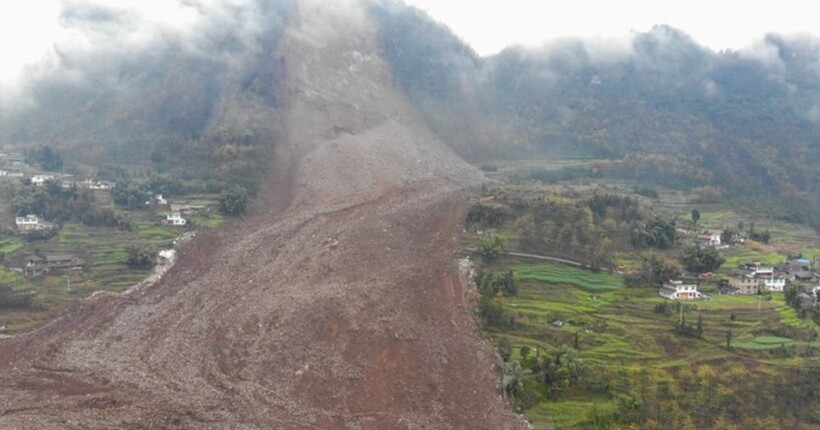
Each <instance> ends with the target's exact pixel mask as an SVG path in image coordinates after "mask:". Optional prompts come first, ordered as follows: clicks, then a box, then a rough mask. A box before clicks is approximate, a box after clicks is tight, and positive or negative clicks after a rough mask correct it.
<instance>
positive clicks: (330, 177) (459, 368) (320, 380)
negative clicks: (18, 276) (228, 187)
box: [0, 0, 521, 429]
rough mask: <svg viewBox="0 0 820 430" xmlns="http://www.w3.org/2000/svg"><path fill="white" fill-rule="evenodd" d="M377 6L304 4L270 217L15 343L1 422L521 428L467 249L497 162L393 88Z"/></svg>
mask: <svg viewBox="0 0 820 430" xmlns="http://www.w3.org/2000/svg"><path fill="white" fill-rule="evenodd" d="M363 10H364V9H363V8H355V7H344V6H335V7H331V6H329V5H327V4H325V3H322V2H319V1H317V0H303V1H300V2H298V4H297V10H296V12H295V16H294V18H293V19H294V21H293V23H292V24H291V25H290V26H289V27H288V29H287V30H286V31H285V34H284V35H283V36H282V41H281V42H280V44H279V47H278V51H277V55H278V56H279V57H280V58H281V59H283V62H284V63H285V64H286V66H285V68H286V72H285V75H286V76H287V79H286V84H285V85H284V88H285V95H284V96H283V99H284V100H285V101H284V102H283V103H284V107H283V109H282V111H281V123H282V124H283V128H282V132H281V136H278V137H277V138H278V139H279V144H278V145H277V149H276V156H275V159H274V161H273V165H274V167H275V168H274V169H273V170H272V173H271V174H270V177H269V178H268V180H267V182H266V183H265V184H264V186H263V189H262V196H263V198H262V202H261V203H260V208H259V210H258V214H257V215H255V216H253V217H250V218H248V219H246V220H244V221H243V222H241V223H237V224H236V225H234V226H233V227H232V228H229V229H226V230H225V231H221V232H218V233H213V234H208V235H202V236H201V237H199V238H197V239H196V240H195V241H194V242H193V243H191V244H189V245H187V246H186V247H184V248H183V249H182V250H181V253H180V254H181V255H180V258H179V262H178V263H177V265H176V266H175V267H174V268H173V269H172V270H171V271H169V272H168V273H167V274H166V275H165V277H164V278H163V279H162V280H161V281H160V282H158V283H157V284H155V285H153V286H151V287H148V288H145V289H142V290H135V291H133V292H132V293H130V294H126V295H122V296H114V295H111V296H100V297H97V298H93V299H90V300H88V301H86V302H84V303H82V304H80V305H78V306H77V307H75V308H74V309H72V311H70V312H69V313H68V314H67V315H65V316H64V317H63V318H62V319H60V320H58V321H56V322H54V323H53V324H51V325H49V326H47V327H44V328H43V329H41V330H39V331H36V332H33V333H29V334H27V335H24V336H20V337H18V338H11V339H3V340H0V405H2V407H0V408H2V409H0V427H4V428H38V429H42V428H55V429H56V428H60V429H63V428H112V427H113V428H118V427H119V428H144V427H152V426H159V427H170V428H237V427H242V428H294V429H298V428H306V429H307V428H311V429H316V428H322V429H334V428H339V429H341V428H362V429H365V428H372V429H383V428H462V429H467V428H470V429H474V428H487V429H502V428H519V427H521V424H520V423H519V422H518V421H517V419H516V418H515V417H513V416H512V415H511V414H510V412H508V411H507V410H506V405H505V403H504V402H503V400H502V399H501V397H500V396H501V394H500V391H499V388H498V382H497V375H496V374H494V373H493V371H492V369H493V365H494V360H495V358H494V355H493V353H492V352H491V351H490V350H489V349H488V347H487V346H486V345H485V344H484V343H483V342H482V340H481V339H480V338H478V336H477V335H476V333H475V328H474V323H473V321H472V319H471V317H470V316H469V314H468V313H467V312H466V309H465V307H466V304H465V303H464V299H463V297H464V296H463V288H464V284H463V283H462V282H461V279H460V276H459V274H458V271H457V269H456V266H455V265H454V258H453V251H454V245H455V244H454V240H453V239H454V234H455V233H456V231H457V230H458V224H459V222H460V220H461V218H462V213H461V211H460V208H459V204H458V201H459V198H458V197H459V196H460V195H462V193H463V192H464V190H465V189H466V188H467V187H470V186H472V185H474V184H476V183H478V181H479V180H480V177H479V175H478V174H477V173H476V172H475V171H474V170H473V169H472V168H471V167H470V166H468V165H467V164H466V163H464V162H463V161H462V160H461V159H459V158H458V157H457V156H456V155H455V154H454V153H453V152H452V151H451V150H450V149H449V148H448V147H447V146H446V145H444V144H443V143H442V142H440V141H439V140H438V139H437V138H436V137H435V135H434V134H433V133H431V132H430V131H429V130H427V129H426V127H425V126H424V125H423V122H422V121H420V120H419V119H418V118H417V117H416V114H415V112H414V111H413V109H412V108H411V107H410V106H409V105H408V103H407V102H406V101H405V100H404V99H403V97H402V95H401V94H400V93H399V92H397V91H396V90H395V89H394V88H393V86H392V84H391V76H390V73H389V71H388V68H387V66H386V64H385V62H384V60H383V59H382V58H380V56H379V50H378V47H377V44H376V42H375V34H374V26H373V24H372V23H371V21H370V18H369V17H368V16H367V15H366V14H365V12H363Z"/></svg>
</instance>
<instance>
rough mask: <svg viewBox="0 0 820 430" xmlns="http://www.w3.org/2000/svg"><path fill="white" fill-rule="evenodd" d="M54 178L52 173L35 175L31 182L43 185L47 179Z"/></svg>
mask: <svg viewBox="0 0 820 430" xmlns="http://www.w3.org/2000/svg"><path fill="white" fill-rule="evenodd" d="M52 179H54V176H51V175H34V176H32V177H31V183H32V184H34V185H37V186H41V185H43V184H45V183H46V181H50V180H52Z"/></svg>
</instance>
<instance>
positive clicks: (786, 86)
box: [381, 9, 820, 226]
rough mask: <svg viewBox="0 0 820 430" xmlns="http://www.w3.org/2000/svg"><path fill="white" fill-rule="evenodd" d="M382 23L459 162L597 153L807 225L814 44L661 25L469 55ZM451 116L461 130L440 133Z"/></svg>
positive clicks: (389, 46)
mask: <svg viewBox="0 0 820 430" xmlns="http://www.w3.org/2000/svg"><path fill="white" fill-rule="evenodd" d="M381 22H382V43H383V46H384V49H385V51H386V53H387V55H386V57H387V58H388V59H389V60H390V61H391V64H392V66H393V71H394V73H395V74H396V76H397V79H398V80H399V83H400V84H401V85H402V87H403V88H404V89H405V91H406V92H407V93H408V95H409V97H410V99H411V100H413V101H414V103H415V104H416V105H417V106H418V107H419V109H420V110H421V111H422V112H423V113H424V114H425V115H426V117H427V118H429V122H430V124H431V126H432V127H433V128H434V129H436V130H437V131H439V133H441V134H442V135H444V136H448V137H450V138H451V139H450V142H451V144H452V145H453V146H454V147H456V148H457V149H459V150H460V152H461V153H462V154H464V155H466V156H468V157H473V158H476V159H482V158H488V157H489V158H498V157H501V158H503V157H510V156H512V157H525V156H532V155H534V154H541V155H544V156H549V155H577V156H595V157H601V158H604V159H610V160H612V163H610V164H608V165H602V168H603V169H604V170H609V171H610V174H613V175H616V176H627V177H631V178H635V179H639V180H643V181H646V182H649V183H655V184H659V185H667V186H673V187H679V188H692V187H699V186H716V187H721V188H723V189H724V190H725V191H726V192H727V193H728V194H730V195H731V196H732V197H734V198H737V199H740V200H744V201H747V202H748V203H749V204H751V205H753V206H754V205H756V204H757V203H759V202H760V201H761V200H767V201H768V202H771V201H772V200H775V201H777V202H778V203H779V204H780V207H781V210H780V211H779V213H778V214H777V215H778V216H781V217H784V218H787V219H790V220H794V221H800V222H809V223H812V224H814V225H815V226H817V222H816V219H817V217H816V214H817V213H820V212H818V211H820V203H818V202H819V201H820V194H818V190H817V189H816V184H817V181H818V178H820V169H818V167H817V166H818V161H820V142H819V141H818V139H817V137H816V136H817V135H818V131H820V122H818V114H817V112H818V100H820V98H818V84H820V62H818V54H819V53H820V45H818V43H819V41H818V40H817V39H815V38H812V37H810V36H781V35H774V34H772V35H768V36H766V37H765V39H763V40H762V41H761V42H760V43H759V44H757V45H755V46H750V47H748V48H746V49H743V50H740V51H724V52H714V51H711V50H710V49H708V48H705V47H703V46H700V45H698V44H697V43H696V42H695V41H694V40H692V38H690V37H689V36H688V35H686V34H685V33H683V32H682V31H680V30H677V29H674V28H671V27H668V26H663V25H659V26H656V27H654V28H653V29H652V30H650V31H649V32H646V33H636V34H635V35H634V36H633V37H632V38H631V39H629V40H602V39H590V40H584V39H564V40H556V41H553V42H551V43H549V44H546V45H545V46H543V47H542V48H540V49H527V48H520V47H510V48H508V49H506V50H504V51H502V52H500V53H499V54H498V55H495V56H492V57H489V58H483V59H478V58H476V56H475V54H474V53H472V51H470V50H469V48H468V47H466V46H465V45H464V44H459V42H458V39H457V38H456V37H455V36H453V35H452V34H450V33H448V32H447V30H446V29H444V28H441V27H437V26H436V25H435V24H433V23H430V22H429V20H426V19H425V17H424V16H423V15H422V14H420V13H419V12H417V11H412V10H406V9H403V10H397V11H394V12H393V13H390V14H387V18H382V19H381ZM397 22H398V23H400V24H399V25H397ZM400 26H409V27H411V28H415V29H416V30H417V32H415V33H413V32H408V31H404V30H402V31H398V30H397V28H400ZM431 29H432V30H431ZM441 39H445V40H446V42H440V40H441ZM418 51H420V52H423V55H421V56H420V57H417V56H414V55H412V53H414V52H418ZM391 53H393V55H391ZM419 58H422V59H423V60H420V59H419ZM427 62H434V63H435V64H433V65H429V64H427ZM422 71H423V72H422ZM431 74H434V75H435V77H431ZM441 82H455V83H456V84H451V85H448V86H447V90H442V89H441V88H438V87H436V86H435V84H438V83H441ZM476 115H478V117H479V118H480V120H474V121H472V123H471V124H465V122H464V121H465V119H469V118H473V119H474V118H476ZM454 117H455V118H458V120H454V119H453V118H454ZM457 121H461V123H460V125H462V128H461V129H459V132H460V134H457V133H455V132H454V131H453V130H451V129H450V128H451V127H452V126H453V124H456V123H457ZM762 196H765V197H764V198H763V199H761V197H762Z"/></svg>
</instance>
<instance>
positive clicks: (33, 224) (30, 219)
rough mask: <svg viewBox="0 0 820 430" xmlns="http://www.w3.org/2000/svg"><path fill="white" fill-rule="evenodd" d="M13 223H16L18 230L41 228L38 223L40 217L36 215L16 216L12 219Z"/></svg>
mask: <svg viewBox="0 0 820 430" xmlns="http://www.w3.org/2000/svg"><path fill="white" fill-rule="evenodd" d="M14 223H15V224H17V228H19V229H20V230H37V229H39V228H42V224H40V218H39V217H38V216H37V215H31V214H29V215H26V216H18V217H16V218H15V219H14Z"/></svg>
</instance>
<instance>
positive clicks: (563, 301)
mask: <svg viewBox="0 0 820 430" xmlns="http://www.w3.org/2000/svg"><path fill="white" fill-rule="evenodd" d="M510 267H511V268H513V270H514V272H515V274H516V276H517V277H518V279H519V283H518V294H517V295H516V296H514V297H508V298H502V297H499V298H497V299H496V300H497V301H499V302H500V303H502V305H503V308H504V309H505V310H506V311H507V312H510V313H512V314H514V315H515V316H516V321H517V323H516V326H515V328H514V329H510V330H498V329H491V330H490V331H491V333H492V335H493V336H494V337H506V338H508V339H509V340H510V342H511V343H512V344H513V346H514V348H515V351H516V354H515V357H517V358H519V359H520V352H519V351H520V348H521V347H522V346H524V345H527V346H529V347H530V348H532V350H533V353H532V354H538V353H543V352H549V351H553V350H555V349H556V348H558V347H559V346H561V345H576V344H577V346H578V349H579V350H580V352H581V357H582V358H583V360H584V362H585V363H586V365H587V366H589V367H590V368H591V369H598V370H599V371H605V372H610V373H617V372H619V371H621V370H622V369H625V368H629V367H631V366H639V367H640V368H655V369H670V370H674V369H678V368H680V367H686V366H691V365H695V364H697V363H715V362H724V361H726V360H734V359H737V358H739V357H743V359H744V360H758V361H760V363H770V362H771V360H786V358H785V357H784V358H782V359H779V358H777V357H778V356H777V355H775V356H771V355H762V356H757V355H756V354H760V353H762V354H769V352H770V351H771V352H772V353H776V352H778V351H779V350H782V349H783V348H784V347H785V348H786V349H787V350H789V351H791V350H793V349H794V348H795V347H797V346H799V345H803V346H805V345H806V343H805V342H801V341H799V340H797V339H794V338H789V337H785V336H776V335H773V334H771V333H774V332H783V333H785V332H789V333H794V334H796V335H800V334H801V333H805V332H806V331H807V330H808V329H810V328H812V327H813V323H810V322H806V321H805V320H801V319H799V318H798V317H797V315H796V314H795V312H794V310H793V309H791V308H790V307H788V306H786V305H785V303H784V302H783V299H782V295H776V296H773V297H772V298H771V299H765V300H764V298H760V297H757V296H719V295H718V296H713V298H712V299H710V300H703V301H698V302H694V303H690V304H688V305H687V307H686V308H685V310H684V312H683V315H682V317H683V318H684V320H685V321H687V322H688V323H689V324H694V323H695V321H696V320H697V319H698V318H700V320H701V323H702V327H703V334H702V337H701V338H693V337H688V336H683V335H680V334H677V333H676V332H675V326H676V325H677V323H678V322H679V321H680V319H681V313H679V312H675V311H674V307H673V308H671V310H670V311H667V312H666V313H658V312H657V311H656V309H655V308H656V305H658V304H659V303H663V302H664V301H665V299H663V298H661V297H659V296H658V295H657V292H656V291H655V290H654V289H647V288H624V287H623V281H622V279H621V278H620V277H619V276H617V275H613V274H610V273H593V272H589V271H586V270H583V269H579V268H575V267H571V266H566V265H561V264H553V263H549V264H541V263H539V264H521V263H512V265H511V266H510ZM668 303H672V302H668ZM727 330H732V332H733V334H734V335H733V336H734V337H733V340H732V349H726V347H725V339H726V332H727ZM576 342H577V343H576ZM811 347H813V348H820V343H818V342H814V343H812V344H811ZM530 378H532V377H530ZM525 386H527V387H528V390H530V395H531V396H533V397H534V398H536V399H538V401H537V402H536V404H535V405H534V406H533V407H531V408H529V409H527V410H526V411H525V415H526V416H527V417H528V418H529V419H530V420H531V421H532V422H533V424H534V425H535V428H537V429H549V428H575V427H577V426H583V425H586V424H589V419H590V417H591V416H592V415H593V411H594V409H595V408H598V411H599V412H606V411H611V410H612V409H613V404H614V402H615V401H616V399H615V397H609V398H596V399H590V398H588V397H586V396H580V397H579V396H577V395H576V396H570V397H568V398H566V399H563V400H561V401H554V400H547V399H546V398H544V396H543V393H542V390H543V389H542V388H539V387H538V384H535V383H533V382H532V381H531V382H528V383H526V384H525ZM539 390H541V391H539ZM614 395H615V396H617V394H614ZM584 423H586V424H584Z"/></svg>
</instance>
